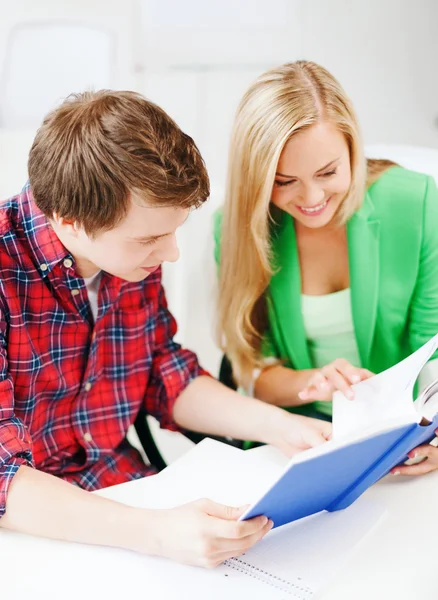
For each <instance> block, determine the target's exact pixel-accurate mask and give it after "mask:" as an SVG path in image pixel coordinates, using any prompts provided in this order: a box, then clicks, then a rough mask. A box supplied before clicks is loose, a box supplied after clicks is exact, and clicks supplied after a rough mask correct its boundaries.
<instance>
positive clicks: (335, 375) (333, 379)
mask: <svg viewBox="0 0 438 600" xmlns="http://www.w3.org/2000/svg"><path fill="white" fill-rule="evenodd" d="M322 372H323V375H325V377H326V378H327V379H328V381H329V382H330V383H331V384H332V386H333V387H334V389H335V390H339V391H340V392H342V393H343V394H344V396H345V397H346V398H348V399H349V400H352V399H353V398H354V392H353V390H352V389H351V387H350V383H349V382H348V381H347V380H346V379H345V377H344V376H343V375H342V374H341V373H340V372H339V371H338V370H336V369H335V367H333V366H328V367H324V368H323V369H322Z"/></svg>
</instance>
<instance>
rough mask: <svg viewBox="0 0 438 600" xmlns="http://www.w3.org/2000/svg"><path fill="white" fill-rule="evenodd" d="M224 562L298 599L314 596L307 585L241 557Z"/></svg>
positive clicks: (231, 567) (303, 599)
mask: <svg viewBox="0 0 438 600" xmlns="http://www.w3.org/2000/svg"><path fill="white" fill-rule="evenodd" d="M223 564H224V565H225V566H226V567H229V568H230V569H233V570H234V571H238V572H239V573H243V574H244V575H248V576H249V577H252V578H253V579H257V580H258V581H260V582H262V583H265V584H266V585H269V586H271V587H274V588H277V589H278V590H279V591H281V592H283V593H285V594H287V595H288V596H291V597H292V598H297V599H298V600H311V599H312V598H313V596H314V592H313V590H312V589H311V588H309V587H308V586H307V585H302V584H298V583H294V582H292V581H288V580H287V579H283V578H282V577H278V576H277V575H273V574H272V573H269V572H268V571H264V570H263V569H260V568H259V567H255V566H254V565H251V564H250V563H247V562H245V561H244V560H242V559H240V558H237V557H236V558H230V559H228V560H226V561H224V563H223Z"/></svg>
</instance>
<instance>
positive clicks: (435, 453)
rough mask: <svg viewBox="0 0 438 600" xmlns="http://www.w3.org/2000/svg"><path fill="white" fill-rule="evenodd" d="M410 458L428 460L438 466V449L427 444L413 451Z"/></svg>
mask: <svg viewBox="0 0 438 600" xmlns="http://www.w3.org/2000/svg"><path fill="white" fill-rule="evenodd" d="M408 456H409V458H417V459H421V458H427V459H428V460H429V461H430V462H432V463H435V464H438V448H436V447H435V446H431V445H430V444H425V445H424V446H418V447H417V448H414V449H413V450H411V451H410V452H409V454H408Z"/></svg>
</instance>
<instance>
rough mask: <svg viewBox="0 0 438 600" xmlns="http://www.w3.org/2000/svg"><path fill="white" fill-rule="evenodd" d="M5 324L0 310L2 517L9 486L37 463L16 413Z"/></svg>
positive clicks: (0, 482) (0, 493) (26, 432)
mask: <svg viewBox="0 0 438 600" xmlns="http://www.w3.org/2000/svg"><path fill="white" fill-rule="evenodd" d="M5 331H6V323H5V319H4V313H3V311H2V310H1V309H0V517H2V516H3V515H4V513H5V511H6V501H7V496H8V490H9V486H10V485H11V482H12V479H13V477H14V475H15V473H16V472H17V471H18V469H19V467H20V466H21V465H27V466H31V467H33V466H34V463H33V458H32V442H31V439H30V435H29V432H28V430H27V428H26V427H25V426H24V424H23V422H22V421H21V420H20V419H18V418H17V417H16V416H15V414H14V387H13V384H12V381H11V378H10V377H9V374H8V361H7V352H6V338H5Z"/></svg>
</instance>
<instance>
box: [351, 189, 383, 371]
mask: <svg viewBox="0 0 438 600" xmlns="http://www.w3.org/2000/svg"><path fill="white" fill-rule="evenodd" d="M372 212H373V204H372V202H371V198H370V196H369V195H368V194H367V195H366V197H365V202H364V204H363V206H362V208H361V209H360V211H359V212H357V213H356V214H355V215H353V217H352V218H351V219H350V221H349V222H348V224H347V236H348V254H349V268H350V288H351V304H352V313H353V322H354V329H355V333H356V341H357V345H358V349H359V355H360V358H361V361H362V365H363V366H364V367H366V366H367V365H368V364H369V359H370V352H371V346H372V342H373V337H374V330H375V326H376V320H377V303H378V292H379V264H380V260H379V246H380V222H379V221H378V220H375V219H373V218H372Z"/></svg>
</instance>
